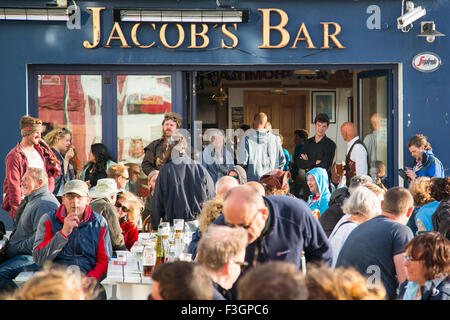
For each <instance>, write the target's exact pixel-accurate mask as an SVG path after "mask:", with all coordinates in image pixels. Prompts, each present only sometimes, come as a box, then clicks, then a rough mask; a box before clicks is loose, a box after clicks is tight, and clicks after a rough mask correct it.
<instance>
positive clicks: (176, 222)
mask: <svg viewBox="0 0 450 320" xmlns="http://www.w3.org/2000/svg"><path fill="white" fill-rule="evenodd" d="M173 230H174V233H175V237H174V238H175V239H181V238H182V237H183V230H184V219H173Z"/></svg>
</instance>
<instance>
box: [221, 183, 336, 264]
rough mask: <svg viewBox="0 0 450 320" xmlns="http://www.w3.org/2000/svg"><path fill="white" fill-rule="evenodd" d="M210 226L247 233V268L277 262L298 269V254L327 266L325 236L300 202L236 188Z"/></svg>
mask: <svg viewBox="0 0 450 320" xmlns="http://www.w3.org/2000/svg"><path fill="white" fill-rule="evenodd" d="M214 223H215V224H219V225H228V226H230V227H238V226H240V227H243V228H244V229H246V230H247V234H248V243H249V245H248V246H247V250H246V255H245V261H246V262H247V263H248V264H249V266H255V265H256V264H259V263H264V262H267V261H272V260H279V261H288V262H292V263H294V264H295V265H296V266H297V267H298V268H299V269H301V268H302V252H304V253H305V258H306V262H317V263H321V262H324V263H326V264H328V265H329V264H330V263H331V259H332V251H331V247H330V244H329V242H328V239H327V236H326V235H325V232H324V231H323V229H322V226H321V225H320V223H319V222H318V220H317V219H316V218H315V217H314V216H313V214H312V212H311V210H310V209H309V208H308V206H307V205H306V203H305V202H304V201H303V200H300V199H296V198H293V197H286V196H268V197H262V196H261V195H260V194H259V193H258V192H257V191H256V190H255V189H253V188H252V187H249V186H246V185H244V186H238V187H235V188H233V189H231V190H230V191H229V192H228V194H227V195H226V196H225V200H224V205H223V215H221V216H220V217H219V218H217V219H216V221H215V222H214Z"/></svg>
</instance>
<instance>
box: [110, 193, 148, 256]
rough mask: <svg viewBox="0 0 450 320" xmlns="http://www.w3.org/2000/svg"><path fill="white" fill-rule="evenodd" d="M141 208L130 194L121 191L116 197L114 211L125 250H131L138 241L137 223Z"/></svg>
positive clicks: (138, 202)
mask: <svg viewBox="0 0 450 320" xmlns="http://www.w3.org/2000/svg"><path fill="white" fill-rule="evenodd" d="M143 208H144V205H143V203H142V201H141V200H140V199H139V198H138V197H136V196H135V195H134V194H132V193H131V192H128V191H123V192H120V193H119V194H118V195H117V200H116V209H117V212H118V214H119V223H120V227H121V228H122V235H123V239H124V241H125V246H126V247H127V250H131V247H132V246H133V244H134V243H135V242H136V241H137V240H138V237H139V231H138V226H137V223H138V221H139V218H140V217H141V212H142V209H143Z"/></svg>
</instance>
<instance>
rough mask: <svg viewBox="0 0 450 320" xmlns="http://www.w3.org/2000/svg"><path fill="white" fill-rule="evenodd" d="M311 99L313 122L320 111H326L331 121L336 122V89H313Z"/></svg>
mask: <svg viewBox="0 0 450 320" xmlns="http://www.w3.org/2000/svg"><path fill="white" fill-rule="evenodd" d="M311 101H312V110H311V123H314V119H315V118H316V115H317V114H319V113H325V114H326V115H328V117H329V118H330V123H336V91H313V92H312V99H311Z"/></svg>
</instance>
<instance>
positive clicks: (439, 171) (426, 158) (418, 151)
mask: <svg viewBox="0 0 450 320" xmlns="http://www.w3.org/2000/svg"><path fill="white" fill-rule="evenodd" d="M408 149H409V152H411V156H412V157H413V158H414V167H413V168H411V169H410V168H406V170H405V175H406V176H407V177H408V178H409V179H411V181H412V180H414V179H415V178H416V177H418V176H419V177H438V178H443V177H445V174H444V167H443V165H442V162H441V161H440V160H439V159H438V158H436V156H435V155H434V154H433V152H432V148H431V145H430V143H429V142H428V141H427V137H425V136H424V135H423V134H416V135H415V136H414V137H412V138H411V139H410V140H409V142H408ZM400 174H401V173H400Z"/></svg>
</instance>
